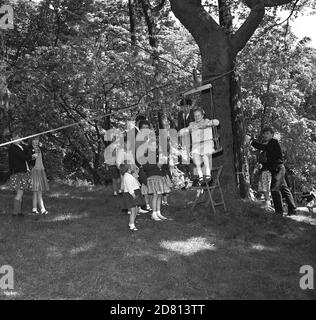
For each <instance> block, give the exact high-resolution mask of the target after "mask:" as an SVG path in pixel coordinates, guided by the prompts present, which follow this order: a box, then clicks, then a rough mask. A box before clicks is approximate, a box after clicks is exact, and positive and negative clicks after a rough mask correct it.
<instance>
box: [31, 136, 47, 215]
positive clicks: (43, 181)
mask: <svg viewBox="0 0 316 320" xmlns="http://www.w3.org/2000/svg"><path fill="white" fill-rule="evenodd" d="M32 153H33V154H34V158H35V163H34V167H33V168H32V170H31V177H32V191H33V209H32V213H33V214H39V213H40V214H44V215H46V214H48V212H47V210H46V209H45V205H44V201H43V192H46V191H49V185H48V181H47V177H46V173H45V168H44V164H43V154H42V151H41V148H40V147H39V138H38V137H37V138H34V139H33V140H32ZM37 208H39V210H40V212H38V211H37Z"/></svg>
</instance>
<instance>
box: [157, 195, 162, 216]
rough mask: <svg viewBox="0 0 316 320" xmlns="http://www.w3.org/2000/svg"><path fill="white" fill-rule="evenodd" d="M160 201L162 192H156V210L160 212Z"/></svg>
mask: <svg viewBox="0 0 316 320" xmlns="http://www.w3.org/2000/svg"><path fill="white" fill-rule="evenodd" d="M161 201H162V194H157V211H158V212H160V209H161Z"/></svg>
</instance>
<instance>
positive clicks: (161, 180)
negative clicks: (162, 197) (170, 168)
mask: <svg viewBox="0 0 316 320" xmlns="http://www.w3.org/2000/svg"><path fill="white" fill-rule="evenodd" d="M169 180H170V178H169ZM170 182H171V181H170ZM171 184H172V183H171ZM169 185H170V183H168V181H167V178H166V177H162V176H151V177H149V178H148V179H147V187H148V194H165V193H169V192H170V191H171V189H170V186H169Z"/></svg>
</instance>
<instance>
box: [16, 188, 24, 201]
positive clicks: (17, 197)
mask: <svg viewBox="0 0 316 320" xmlns="http://www.w3.org/2000/svg"><path fill="white" fill-rule="evenodd" d="M22 197H23V190H18V191H17V192H16V195H15V198H14V199H15V200H18V201H22Z"/></svg>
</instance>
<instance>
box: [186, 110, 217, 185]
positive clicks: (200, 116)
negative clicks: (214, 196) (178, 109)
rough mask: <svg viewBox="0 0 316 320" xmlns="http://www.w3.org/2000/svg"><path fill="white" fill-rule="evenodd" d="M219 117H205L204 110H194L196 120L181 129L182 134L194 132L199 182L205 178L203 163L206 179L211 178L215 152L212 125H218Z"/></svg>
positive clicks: (193, 139)
mask: <svg viewBox="0 0 316 320" xmlns="http://www.w3.org/2000/svg"><path fill="white" fill-rule="evenodd" d="M218 125H219V121H218V120H217V119H213V120H210V119H207V118H204V110H203V109H201V108H197V109H195V110H194V122H190V124H189V126H188V127H187V128H183V129H181V130H180V134H181V135H182V134H185V133H188V132H191V134H192V158H193V162H194V164H195V165H196V169H197V173H198V176H199V183H200V184H201V183H202V182H203V180H204V177H203V171H202V163H204V166H205V180H206V181H210V180H211V170H212V154H213V153H214V141H213V131H212V127H214V126H218Z"/></svg>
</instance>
